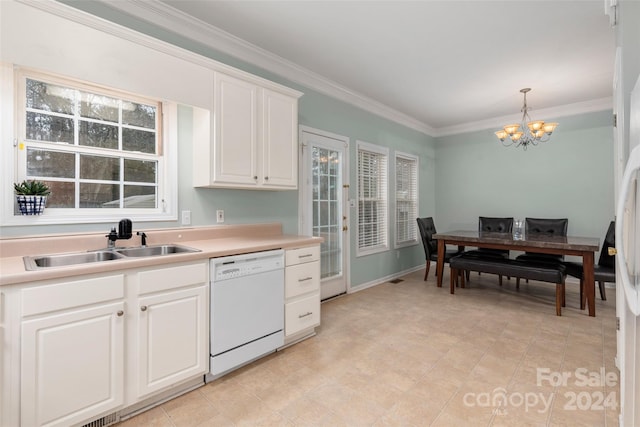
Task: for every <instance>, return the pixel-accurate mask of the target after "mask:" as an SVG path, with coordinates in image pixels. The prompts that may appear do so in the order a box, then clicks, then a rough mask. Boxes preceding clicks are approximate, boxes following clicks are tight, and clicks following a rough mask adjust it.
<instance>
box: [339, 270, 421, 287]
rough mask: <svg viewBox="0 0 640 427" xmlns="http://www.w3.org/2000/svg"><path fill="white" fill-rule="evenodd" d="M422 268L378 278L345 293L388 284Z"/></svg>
mask: <svg viewBox="0 0 640 427" xmlns="http://www.w3.org/2000/svg"><path fill="white" fill-rule="evenodd" d="M423 268H424V264H420V265H418V266H415V267H412V268H409V269H407V270H403V271H399V272H397V273H393V274H390V275H388V276H384V277H380V278H378V279H375V280H372V281H370V282H366V283H362V284H360V285H358V286H356V287H352V288H350V289H349V290H348V291H347V293H348V294H353V293H355V292H359V291H363V290H365V289H368V288H371V287H374V286H378V285H381V284H383V283H386V282H388V281H389V280H393V279H397V278H398V277H402V276H406V275H407V274H410V273H413V272H415V271H419V270H422V269H423Z"/></svg>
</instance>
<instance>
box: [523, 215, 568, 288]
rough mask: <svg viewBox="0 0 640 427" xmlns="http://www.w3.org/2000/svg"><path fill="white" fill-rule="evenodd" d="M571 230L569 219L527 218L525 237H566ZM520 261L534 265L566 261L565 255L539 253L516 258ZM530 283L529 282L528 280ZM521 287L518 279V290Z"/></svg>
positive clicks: (528, 253) (526, 253)
mask: <svg viewBox="0 0 640 427" xmlns="http://www.w3.org/2000/svg"><path fill="white" fill-rule="evenodd" d="M568 228H569V219H567V218H558V219H555V218H525V219H524V232H525V236H531V235H536V234H545V235H552V236H566V235H567V229H568ZM516 259H517V260H518V261H524V262H534V263H540V262H543V263H554V264H560V263H562V261H563V260H564V255H556V254H543V253H538V252H525V253H524V254H522V255H519V256H517V257H516ZM527 282H528V280H527ZM518 287H520V279H516V288H518Z"/></svg>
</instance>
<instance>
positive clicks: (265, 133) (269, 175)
mask: <svg viewBox="0 0 640 427" xmlns="http://www.w3.org/2000/svg"><path fill="white" fill-rule="evenodd" d="M262 93H263V97H262V107H263V109H262V114H263V115H262V142H263V153H262V163H263V167H262V168H263V173H262V176H261V177H260V178H261V180H262V181H261V184H262V185H264V186H268V187H278V188H289V189H295V188H298V137H297V135H298V133H297V128H298V100H297V99H296V98H292V97H289V96H286V95H282V94H280V93H277V92H273V91H271V90H268V89H263V91H262Z"/></svg>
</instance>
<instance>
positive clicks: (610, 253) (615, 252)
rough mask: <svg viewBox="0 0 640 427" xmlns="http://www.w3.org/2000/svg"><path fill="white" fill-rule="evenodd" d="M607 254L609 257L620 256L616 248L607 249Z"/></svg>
mask: <svg viewBox="0 0 640 427" xmlns="http://www.w3.org/2000/svg"><path fill="white" fill-rule="evenodd" d="M607 252H608V253H609V256H614V255H617V254H618V250H617V249H616V248H614V247H609V248H607Z"/></svg>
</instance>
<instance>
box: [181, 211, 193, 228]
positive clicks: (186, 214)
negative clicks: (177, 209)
mask: <svg viewBox="0 0 640 427" xmlns="http://www.w3.org/2000/svg"><path fill="white" fill-rule="evenodd" d="M182 225H191V211H182Z"/></svg>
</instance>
